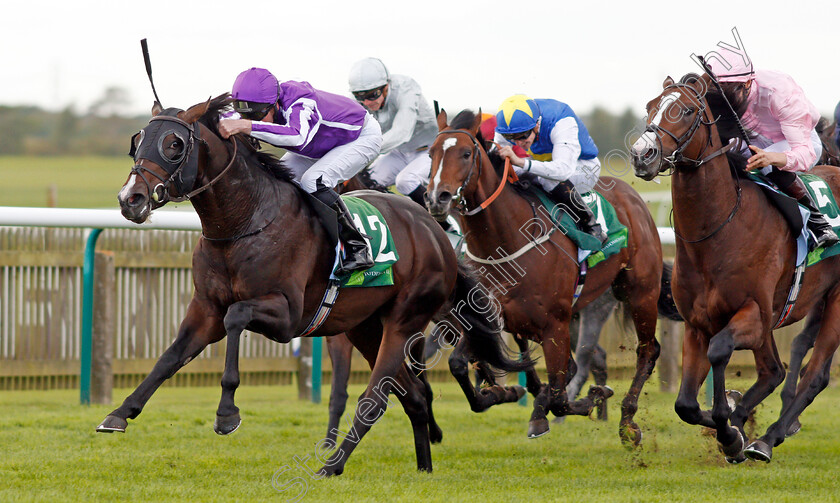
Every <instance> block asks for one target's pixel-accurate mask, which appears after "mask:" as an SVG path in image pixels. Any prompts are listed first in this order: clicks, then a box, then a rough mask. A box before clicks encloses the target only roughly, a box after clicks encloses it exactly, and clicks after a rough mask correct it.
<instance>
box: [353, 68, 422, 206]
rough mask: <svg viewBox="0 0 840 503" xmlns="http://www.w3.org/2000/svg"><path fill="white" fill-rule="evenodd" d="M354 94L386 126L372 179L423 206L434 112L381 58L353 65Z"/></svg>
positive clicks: (410, 81) (406, 79)
mask: <svg viewBox="0 0 840 503" xmlns="http://www.w3.org/2000/svg"><path fill="white" fill-rule="evenodd" d="M348 83H349V84H350V92H352V93H353V97H354V98H356V101H358V102H359V103H361V104H362V105H364V107H365V108H366V109H367V110H368V111H369V112H370V113H371V114H373V116H374V117H375V118H376V120H377V121H378V122H379V125H380V127H381V128H382V147H381V150H380V154H381V155H380V156H379V158H378V159H376V161H374V162H373V164H372V165H371V166H370V168H368V169H369V171H370V176H371V178H372V179H373V180H374V181H376V182H378V183H379V184H381V185H383V186H385V187H387V186H389V185H394V184H396V187H397V190H398V191H400V192H401V193H402V194H405V195H407V196H409V197H410V198H411V199H413V200H414V201H416V202H417V203H418V204H420V205H421V206H423V207H425V202H424V200H423V195H424V194H425V192H426V185H428V183H429V174H430V172H431V159H430V158H429V153H428V148H429V145H431V144H432V142H433V141H435V136H437V132H438V127H437V120H436V118H435V114H434V111H433V110H432V107H431V106H430V105H429V102H428V101H427V100H426V98H425V97H424V96H423V91H422V90H421V89H420V85H419V84H418V83H417V82H416V81H415V80H414V79H412V78H411V77H407V76H405V75H392V74H389V73H388V69H387V68H386V67H385V64H384V63H382V61H380V60H379V59H377V58H365V59H362V60H360V61H357V62H356V63H355V64H354V65H353V67H352V68H351V69H350V76H349V78H348Z"/></svg>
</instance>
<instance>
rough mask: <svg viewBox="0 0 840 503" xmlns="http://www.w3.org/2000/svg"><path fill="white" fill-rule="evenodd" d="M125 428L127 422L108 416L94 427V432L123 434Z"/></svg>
mask: <svg viewBox="0 0 840 503" xmlns="http://www.w3.org/2000/svg"><path fill="white" fill-rule="evenodd" d="M127 427H128V421H126V420H125V419H123V418H121V417H117V416H108V417H106V418H105V420H104V421H102V423H100V424H99V426H97V427H96V431H97V432H99V433H114V432H115V431H118V432H120V433H125V429H126V428H127Z"/></svg>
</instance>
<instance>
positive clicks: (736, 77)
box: [706, 49, 755, 82]
mask: <svg viewBox="0 0 840 503" xmlns="http://www.w3.org/2000/svg"><path fill="white" fill-rule="evenodd" d="M706 60H707V61H708V62H709V66H710V67H711V69H712V71H713V72H714V73H715V76H716V77H717V78H718V81H720V82H749V81H750V80H752V79H753V78H754V77H755V70H754V69H753V64H752V60H750V59H749V56H747V55H746V54H739V53H736V52H732V51H727V50H725V49H724V50H722V51H715V52H714V53H712V54H709V55H708V56H707V57H706Z"/></svg>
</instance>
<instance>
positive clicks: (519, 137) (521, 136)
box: [502, 129, 534, 142]
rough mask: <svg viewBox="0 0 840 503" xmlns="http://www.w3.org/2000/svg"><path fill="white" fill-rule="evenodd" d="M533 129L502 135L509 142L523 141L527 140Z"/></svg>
mask: <svg viewBox="0 0 840 503" xmlns="http://www.w3.org/2000/svg"><path fill="white" fill-rule="evenodd" d="M533 131H534V130H533V129H529V130H528V131H522V132H521V133H510V134H503V135H502V137H504V139H505V140H507V141H509V142H517V141H523V140H527V139H528V137H530V136H531V133H532V132H533Z"/></svg>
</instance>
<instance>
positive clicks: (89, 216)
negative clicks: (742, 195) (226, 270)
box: [0, 206, 674, 405]
mask: <svg viewBox="0 0 840 503" xmlns="http://www.w3.org/2000/svg"><path fill="white" fill-rule="evenodd" d="M150 220H151V221H150V222H147V223H143V224H135V223H132V222H129V221H128V220H126V219H125V218H124V217H123V216H122V214H121V213H120V211H119V210H117V209H72V208H30V207H13V206H0V226H20V227H72V228H83V229H90V230H91V232H90V234H89V235H88V237H87V241H86V245H85V251H84V263H83V267H82V276H83V288H82V322H81V324H82V326H81V355H80V376H79V401H80V403H81V404H82V405H89V404H90V397H91V351H92V340H93V328H92V325H93V323H92V319H93V285H94V282H93V263H94V254H95V251H96V242H97V240H98V239H99V235H100V234H101V233H102V230H103V229H136V230H149V229H162V230H192V231H200V230H201V221H200V220H199V218H198V215H196V213H195V212H194V211H192V210H177V211H171V210H170V211H164V210H158V211H156V212H155V213H154V215H153V216H152V218H151V219H150ZM658 230H659V237H660V239H661V241H662V243H663V244H666V245H667V244H670V245H673V244H674V231H673V229H671V228H668V227H660V228H658ZM322 355H323V342H322V338H321V337H314V338H313V341H312V392H311V400H312V401H313V402H314V403H320V402H321V377H322V371H321V370H322V369H321V360H322ZM522 377H524V376H520V378H522Z"/></svg>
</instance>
